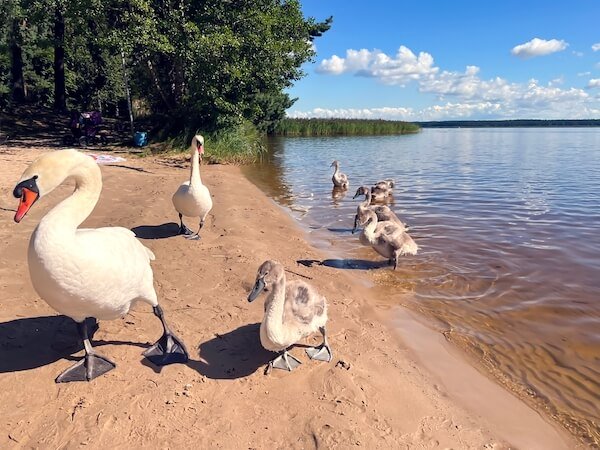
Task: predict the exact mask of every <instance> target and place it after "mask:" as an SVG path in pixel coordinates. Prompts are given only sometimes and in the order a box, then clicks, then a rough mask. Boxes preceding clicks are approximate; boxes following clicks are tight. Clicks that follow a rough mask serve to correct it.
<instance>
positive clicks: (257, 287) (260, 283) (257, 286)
mask: <svg viewBox="0 0 600 450" xmlns="http://www.w3.org/2000/svg"><path fill="white" fill-rule="evenodd" d="M264 288H265V280H264V279H263V278H259V279H257V280H256V283H254V287H253V288H252V292H250V294H249V295H248V301H249V302H253V301H254V300H256V297H258V296H259V295H260V293H261V292H262V291H263V289H264Z"/></svg>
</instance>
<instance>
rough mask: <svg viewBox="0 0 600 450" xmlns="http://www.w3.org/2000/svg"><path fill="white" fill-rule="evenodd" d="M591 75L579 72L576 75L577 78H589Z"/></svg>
mask: <svg viewBox="0 0 600 450" xmlns="http://www.w3.org/2000/svg"><path fill="white" fill-rule="evenodd" d="M591 74H592V72H579V73H578V74H577V76H578V77H587V76H590V75H591Z"/></svg>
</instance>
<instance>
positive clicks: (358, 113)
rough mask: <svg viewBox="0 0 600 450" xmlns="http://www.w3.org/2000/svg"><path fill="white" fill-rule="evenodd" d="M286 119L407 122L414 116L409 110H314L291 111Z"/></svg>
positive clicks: (399, 108)
mask: <svg viewBox="0 0 600 450" xmlns="http://www.w3.org/2000/svg"><path fill="white" fill-rule="evenodd" d="M287 115H288V117H293V118H296V119H307V118H310V117H318V118H321V119H332V118H336V119H380V118H386V119H394V120H407V118H414V117H415V114H414V112H413V110H412V109H411V108H402V107H397V108H385V107H384V108H336V109H327V108H315V109H313V110H311V111H291V112H289V113H288V114H287Z"/></svg>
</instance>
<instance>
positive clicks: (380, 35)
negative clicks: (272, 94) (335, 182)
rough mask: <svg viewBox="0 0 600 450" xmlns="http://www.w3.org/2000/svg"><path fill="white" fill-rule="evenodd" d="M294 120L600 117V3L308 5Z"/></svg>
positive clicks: (471, 0) (493, 0)
mask: <svg viewBox="0 0 600 450" xmlns="http://www.w3.org/2000/svg"><path fill="white" fill-rule="evenodd" d="M302 8H303V11H304V14H305V15H306V16H310V17H314V18H315V19H317V20H324V19H326V18H327V17H329V16H333V24H332V27H331V29H330V30H329V31H327V32H326V33H325V34H324V35H323V36H322V37H319V38H317V39H316V40H315V42H314V45H315V49H316V53H317V54H316V57H315V58H314V61H313V62H311V63H307V64H305V65H304V67H303V69H304V71H305V73H306V76H305V77H304V78H303V79H301V80H299V81H297V82H296V83H295V85H294V86H293V87H292V88H291V89H290V90H289V94H290V95H291V96H292V97H293V98H296V97H297V98H298V100H297V101H296V103H295V104H294V105H293V106H292V107H291V108H290V109H289V110H288V111H287V114H288V116H290V117H343V118H370V119H376V118H378V119H391V120H409V121H410V120H412V121H427V120H465V119H471V120H481V119H600V0H569V1H564V0H545V1H539V0H519V1H516V0H500V1H499V0H437V1H434V0H418V1H417V0H411V1H404V0H396V1H387V0H385V1H379V0H371V1H370V2H367V1H364V0H362V1H357V0H302Z"/></svg>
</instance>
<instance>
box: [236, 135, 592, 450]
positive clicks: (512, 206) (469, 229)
mask: <svg viewBox="0 0 600 450" xmlns="http://www.w3.org/2000/svg"><path fill="white" fill-rule="evenodd" d="M271 144H272V147H273V148H272V154H271V155H270V157H269V158H268V160H267V161H265V162H263V163H262V164H260V165H257V166H254V167H249V168H247V175H248V176H249V177H250V178H251V179H252V180H253V181H254V182H256V183H257V184H258V185H259V186H260V187H261V188H263V189H264V190H265V191H266V192H267V193H268V194H270V195H271V196H272V197H274V198H275V199H276V200H277V201H278V202H279V203H281V204H283V205H286V206H288V207H289V208H290V209H291V211H292V212H293V214H294V215H295V217H296V218H297V219H298V220H299V221H300V222H301V223H302V224H304V225H305V226H306V227H307V229H309V230H311V231H312V232H313V235H314V236H315V239H317V240H319V242H320V243H321V244H322V245H328V246H330V249H333V251H334V252H335V254H336V256H337V257H339V260H337V261H338V264H339V265H340V266H341V267H344V268H349V269H353V268H357V269H361V268H364V269H369V268H370V269H374V273H375V278H376V280H377V282H378V284H379V285H381V287H382V289H383V290H384V291H385V290H387V294H386V296H387V297H388V298H390V297H391V298H393V296H394V295H396V297H397V298H400V296H399V294H401V296H402V299H403V300H402V302H403V304H405V303H406V298H409V299H411V300H410V301H409V302H408V305H407V306H409V307H412V308H414V309H417V310H419V311H421V312H424V313H426V314H430V315H433V316H434V317H436V318H437V319H439V320H441V321H442V322H443V323H445V324H446V325H445V327H446V328H447V330H448V332H447V333H445V334H446V336H447V337H448V338H449V339H450V340H452V341H453V342H455V343H456V344H458V345H460V346H462V347H463V348H465V349H466V350H468V351H470V352H471V353H472V354H473V355H475V357H476V358H477V360H478V361H480V362H481V363H482V364H483V365H484V366H486V368H487V369H488V370H490V371H491V372H492V373H493V374H494V375H495V376H496V377H497V378H498V379H499V380H500V381H501V382H503V383H504V384H505V385H506V386H508V387H509V388H511V389H513V390H514V391H515V392H517V393H518V394H520V395H522V396H524V397H525V398H527V399H528V400H529V401H530V402H533V403H535V404H536V405H537V406H538V407H542V408H544V409H545V410H546V411H547V412H548V413H549V414H550V415H552V416H554V417H555V418H557V419H558V420H559V421H561V422H562V423H563V424H564V425H565V426H566V427H567V428H569V429H570V430H571V431H572V432H573V433H575V434H577V435H579V436H580V437H582V438H584V439H586V440H587V441H588V442H595V443H596V444H598V443H600V430H599V426H600V232H599V231H600V130H599V129H581V128H567V129H531V128H528V129H426V130H423V131H422V132H421V133H419V134H417V135H412V136H392V137H335V138H287V139H285V138H281V139H276V140H273V141H272V142H271ZM334 159H338V160H339V161H340V162H341V169H342V171H343V172H345V173H346V174H347V175H348V176H349V178H350V184H351V186H350V189H349V190H348V192H347V193H345V194H344V193H341V194H340V193H336V192H332V183H331V174H332V169H331V168H330V167H329V165H330V164H331V162H332V161H333V160H334ZM384 178H392V179H394V180H395V181H396V188H395V189H394V191H395V194H394V199H393V204H391V205H390V206H391V207H392V209H394V211H395V212H396V213H397V214H398V216H399V217H400V218H401V219H403V220H404V221H405V222H407V223H408V224H409V226H410V234H411V236H413V238H414V239H415V241H416V242H417V243H418V244H419V246H420V252H419V254H418V255H417V256H410V257H405V258H404V259H403V263H402V265H401V267H399V269H398V271H396V272H392V271H391V270H390V269H389V268H388V267H385V266H383V265H380V264H373V263H369V262H370V261H374V262H379V261H382V258H380V257H379V255H377V254H376V253H375V252H374V251H372V250H371V249H368V248H365V247H362V246H361V245H360V243H359V242H358V235H352V234H351V233H350V230H351V228H352V224H353V218H354V214H355V212H356V207H357V204H358V200H352V196H353V195H354V192H355V191H356V188H357V187H359V186H360V185H361V184H367V185H370V184H373V183H374V182H376V181H378V180H380V179H384ZM334 261H335V260H334ZM407 294H410V295H407Z"/></svg>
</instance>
